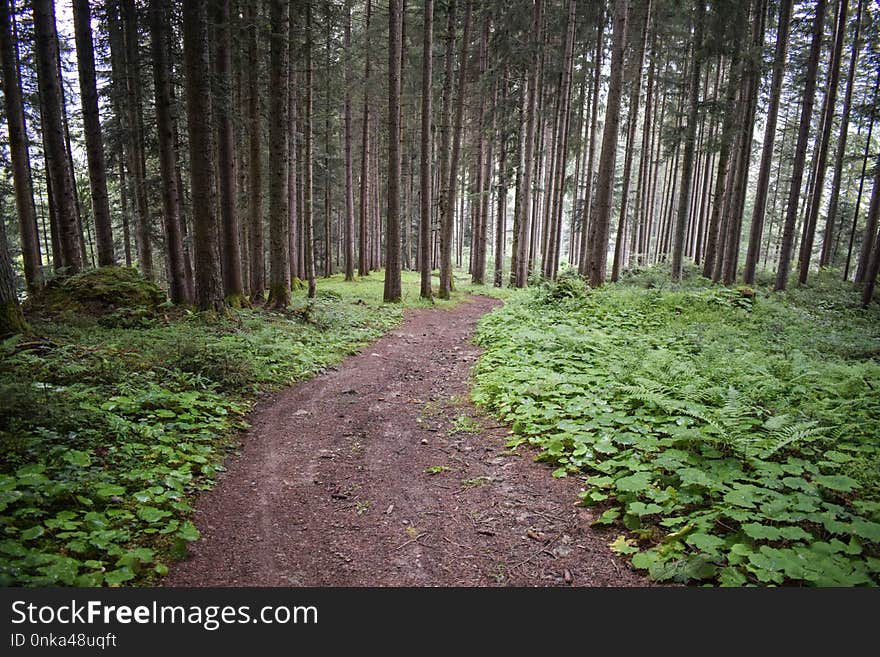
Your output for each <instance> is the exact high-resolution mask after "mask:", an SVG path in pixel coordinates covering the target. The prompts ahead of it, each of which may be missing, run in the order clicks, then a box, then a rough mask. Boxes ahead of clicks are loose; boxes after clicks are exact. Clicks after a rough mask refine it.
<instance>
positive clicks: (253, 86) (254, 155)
mask: <svg viewBox="0 0 880 657" xmlns="http://www.w3.org/2000/svg"><path fill="white" fill-rule="evenodd" d="M244 4H245V8H246V12H247V13H246V20H247V66H248V71H250V75H248V76H247V78H248V98H247V131H248V188H249V190H248V221H247V224H248V248H249V250H250V266H249V267H248V269H249V271H250V292H251V303H256V304H261V303H263V302H264V301H265V297H266V263H265V260H264V255H263V249H264V245H263V157H262V135H263V113H262V111H261V110H260V76H259V70H260V42H259V34H260V30H259V26H258V24H259V20H260V14H259V10H258V5H257V4H256V3H253V2H245V3H244Z"/></svg>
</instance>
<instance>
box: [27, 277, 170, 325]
mask: <svg viewBox="0 0 880 657" xmlns="http://www.w3.org/2000/svg"><path fill="white" fill-rule="evenodd" d="M164 302H165V293H164V292H163V291H162V289H161V288H160V287H159V286H158V285H156V284H155V283H151V282H149V281H146V280H144V279H143V277H142V276H141V275H140V273H139V272H138V271H137V270H136V269H132V268H129V267H101V268H100V269H90V270H88V271H85V272H82V273H80V274H75V275H73V276H60V277H58V278H55V279H53V280H52V281H50V282H49V284H48V285H46V287H45V288H44V289H43V290H42V291H40V293H39V294H38V295H36V296H35V297H34V298H33V299H31V301H30V304H29V306H30V310H32V311H35V312H39V313H48V314H60V313H76V314H88V315H94V316H104V315H111V314H114V313H118V312H120V311H137V312H138V313H150V312H152V311H155V309H156V308H157V307H158V306H159V305H160V304H162V303H164Z"/></svg>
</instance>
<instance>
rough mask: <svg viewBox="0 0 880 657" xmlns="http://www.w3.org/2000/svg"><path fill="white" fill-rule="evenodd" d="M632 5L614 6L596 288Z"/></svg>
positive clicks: (593, 268)
mask: <svg viewBox="0 0 880 657" xmlns="http://www.w3.org/2000/svg"><path fill="white" fill-rule="evenodd" d="M628 8H629V0H618V2H616V3H615V5H614V19H613V22H614V32H613V36H612V47H611V79H610V81H609V83H608V101H607V105H606V110H605V126H604V128H603V131H602V154H601V156H600V157H599V177H598V180H597V182H596V217H595V219H592V220H591V221H590V237H591V240H590V261H589V266H588V268H587V269H588V271H589V275H590V285H592V286H593V287H598V286H599V285H602V283H604V282H605V269H606V267H607V263H608V237H609V232H610V226H611V201H612V198H611V197H612V192H613V191H614V165H615V162H616V160H617V133H618V126H619V125H620V96H621V91H622V89H623V57H624V53H625V51H626V32H627V18H628V17H627V14H628Z"/></svg>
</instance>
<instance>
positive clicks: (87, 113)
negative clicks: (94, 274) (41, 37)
mask: <svg viewBox="0 0 880 657" xmlns="http://www.w3.org/2000/svg"><path fill="white" fill-rule="evenodd" d="M73 25H74V33H75V37H76V60H77V67H78V69H79V88H80V100H81V102H82V110H83V113H82V115H83V130H84V132H85V140H86V157H87V159H88V166H89V188H90V190H91V196H92V217H93V218H94V221H95V238H96V242H97V245H98V265H99V266H101V267H104V266H109V265H115V264H116V257H115V255H114V253H113V231H112V228H111V223H110V203H109V201H108V199H107V169H106V166H105V163H104V142H103V139H102V136H101V121H100V117H99V116H98V91H97V88H96V85H95V52H94V47H93V44H92V25H91V12H90V10H89V1H88V0H74V2H73Z"/></svg>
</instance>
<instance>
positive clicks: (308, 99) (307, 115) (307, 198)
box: [302, 3, 318, 299]
mask: <svg viewBox="0 0 880 657" xmlns="http://www.w3.org/2000/svg"><path fill="white" fill-rule="evenodd" d="M305 28H306V49H305V62H304V64H305V74H306V79H305V92H306V93H305V103H304V106H303V132H304V133H305V140H304V141H305V144H304V146H303V161H302V166H303V215H302V221H303V260H304V263H305V268H306V279H307V280H308V286H309V290H308V295H309V299H314V298H315V296H316V295H317V293H318V290H317V285H316V283H315V234H314V225H315V224H314V212H313V208H312V173H313V167H314V162H313V159H312V91H313V71H312V3H306V25H305Z"/></svg>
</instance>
